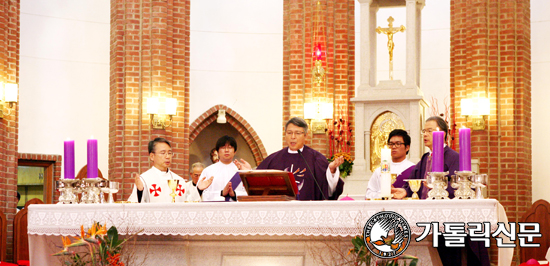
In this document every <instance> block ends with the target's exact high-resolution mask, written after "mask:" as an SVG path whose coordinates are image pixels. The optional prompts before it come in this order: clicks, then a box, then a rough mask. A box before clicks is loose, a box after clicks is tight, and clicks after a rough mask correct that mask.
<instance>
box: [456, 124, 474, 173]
mask: <svg viewBox="0 0 550 266" xmlns="http://www.w3.org/2000/svg"><path fill="white" fill-rule="evenodd" d="M470 134H471V131H470V129H469V128H461V129H459V131H458V144H459V147H460V153H459V163H460V164H459V168H458V169H459V170H460V171H472V152H471V142H470V136H471V135H470Z"/></svg>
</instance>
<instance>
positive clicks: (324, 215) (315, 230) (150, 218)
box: [28, 199, 498, 236]
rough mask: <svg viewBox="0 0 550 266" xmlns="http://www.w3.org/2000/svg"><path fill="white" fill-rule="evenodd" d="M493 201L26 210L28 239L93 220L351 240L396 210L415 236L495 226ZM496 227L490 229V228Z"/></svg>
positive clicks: (192, 231)
mask: <svg viewBox="0 0 550 266" xmlns="http://www.w3.org/2000/svg"><path fill="white" fill-rule="evenodd" d="M497 204H498V202H497V201H496V200H491V199H488V200H445V201H431V200H419V201H398V200H394V201H309V202H303V201H290V202H237V203H234V202H229V203H149V204H102V205H94V204H83V205H42V204H36V205H31V206H29V215H28V221H29V222H28V233H29V234H31V235H63V236H67V235H78V234H80V226H81V225H84V227H85V228H88V227H89V226H90V225H92V223H93V222H100V223H102V224H103V223H105V222H107V225H108V227H109V226H111V225H115V226H116V227H117V228H118V230H119V232H130V233H133V232H137V231H140V230H143V231H141V233H140V234H143V235H270V236H271V235H304V236H356V235H358V234H361V230H362V228H363V226H364V225H365V223H366V221H367V220H368V218H370V217H371V216H372V215H374V214H375V213H377V212H379V211H395V212H397V213H399V214H401V215H402V216H403V217H405V219H407V221H408V222H409V225H410V226H411V229H412V232H413V233H414V234H421V233H422V232H423V230H424V227H418V226H416V223H417V222H431V221H438V222H440V226H441V229H443V222H465V223H467V222H474V221H475V222H490V223H491V225H492V227H493V226H494V225H496V223H497V220H498V217H497ZM494 229H496V227H494V228H493V230H494Z"/></svg>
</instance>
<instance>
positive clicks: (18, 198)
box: [17, 191, 21, 202]
mask: <svg viewBox="0 0 550 266" xmlns="http://www.w3.org/2000/svg"><path fill="white" fill-rule="evenodd" d="M19 200H21V194H19V191H17V202H19Z"/></svg>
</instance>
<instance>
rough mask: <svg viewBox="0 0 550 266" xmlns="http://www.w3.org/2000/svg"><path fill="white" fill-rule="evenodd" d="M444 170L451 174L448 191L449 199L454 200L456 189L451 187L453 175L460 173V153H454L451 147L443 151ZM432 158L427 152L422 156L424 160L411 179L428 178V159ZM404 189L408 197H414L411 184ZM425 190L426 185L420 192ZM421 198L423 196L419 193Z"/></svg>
mask: <svg viewBox="0 0 550 266" xmlns="http://www.w3.org/2000/svg"><path fill="white" fill-rule="evenodd" d="M443 151H444V153H443V162H444V166H443V168H444V169H443V170H444V171H445V172H447V171H449V174H448V175H447V177H449V182H448V186H447V191H448V192H449V198H450V199H452V198H454V197H455V192H454V189H453V188H452V187H451V178H450V176H451V175H454V174H455V171H458V152H456V151H454V150H453V149H451V148H449V146H445V149H443ZM429 157H430V153H429V152H426V153H424V155H422V159H421V160H420V162H418V163H417V164H416V166H415V167H414V170H413V171H412V173H411V176H410V177H409V179H424V178H425V176H426V165H427V164H428V158H429ZM395 187H397V186H395ZM403 188H404V189H406V190H407V197H410V196H412V191H411V189H410V188H409V183H405V184H404V185H403ZM423 189H424V184H422V185H421V186H420V189H419V190H418V191H419V192H421V191H422V190H423ZM419 195H420V196H423V195H421V194H420V193H419ZM422 199H425V197H422Z"/></svg>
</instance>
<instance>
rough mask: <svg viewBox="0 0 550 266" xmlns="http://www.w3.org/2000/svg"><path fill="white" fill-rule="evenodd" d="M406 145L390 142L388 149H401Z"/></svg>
mask: <svg viewBox="0 0 550 266" xmlns="http://www.w3.org/2000/svg"><path fill="white" fill-rule="evenodd" d="M404 144H405V143H403V142H395V143H393V142H388V147H390V148H392V147H396V148H399V147H401V145H404Z"/></svg>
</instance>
